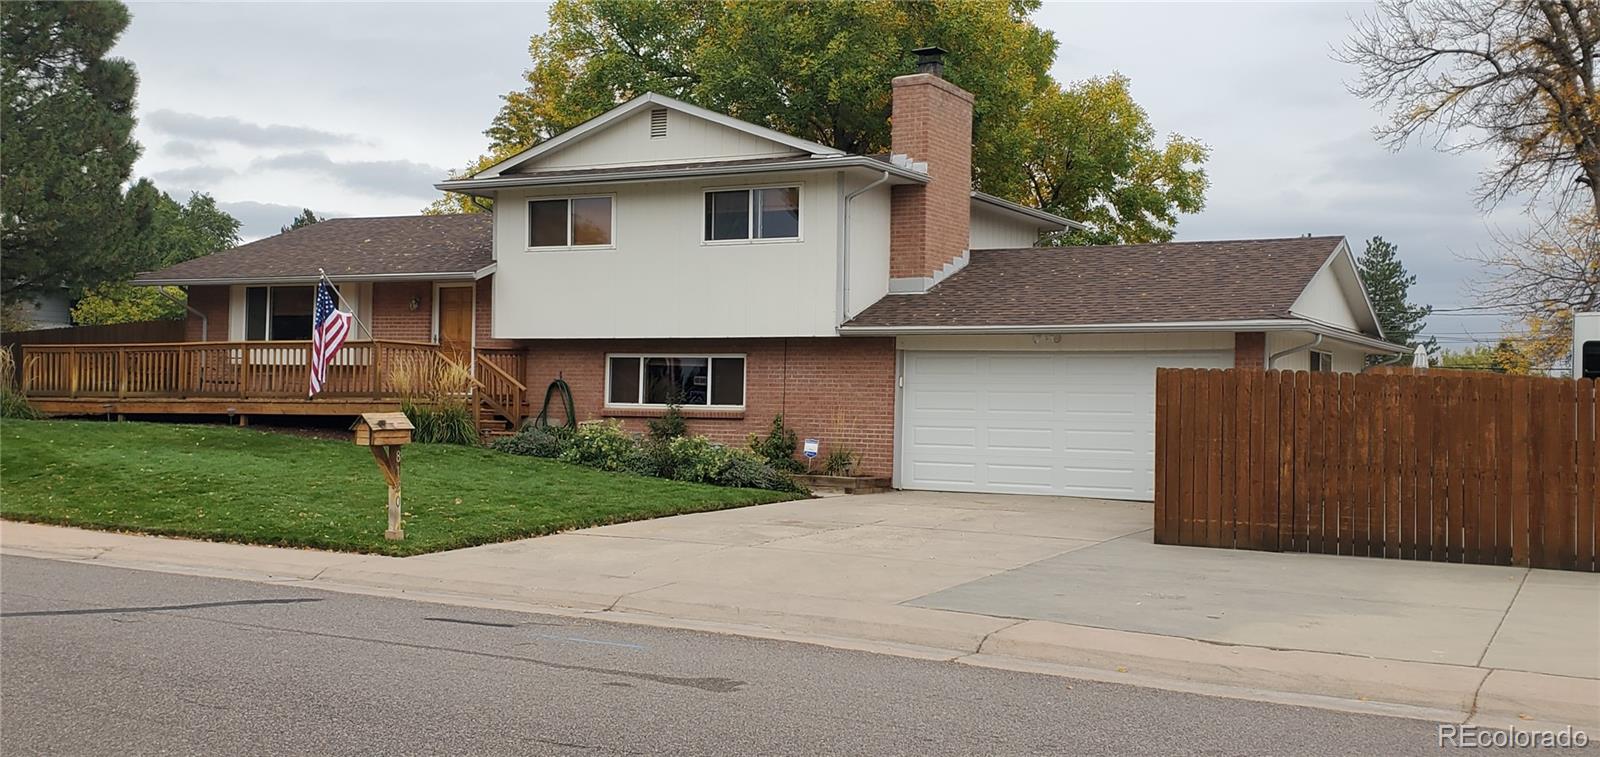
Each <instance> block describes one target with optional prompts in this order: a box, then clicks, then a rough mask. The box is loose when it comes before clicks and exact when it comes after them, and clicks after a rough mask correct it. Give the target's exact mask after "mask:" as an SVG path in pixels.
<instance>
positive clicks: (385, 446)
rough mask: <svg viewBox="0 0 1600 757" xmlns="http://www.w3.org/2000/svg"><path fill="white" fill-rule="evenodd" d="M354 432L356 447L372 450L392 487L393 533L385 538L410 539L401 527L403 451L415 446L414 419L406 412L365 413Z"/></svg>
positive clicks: (356, 424) (390, 526)
mask: <svg viewBox="0 0 1600 757" xmlns="http://www.w3.org/2000/svg"><path fill="white" fill-rule="evenodd" d="M350 430H352V431H354V432H356V444H358V445H360V446H362V447H369V448H371V449H372V456H373V458H375V459H377V461H378V468H379V469H380V470H382V471H383V480H384V481H386V482H388V484H389V530H387V531H384V532H383V538H385V539H388V540H390V541H399V540H401V539H404V538H406V532H405V531H404V530H403V529H401V528H400V448H401V447H402V446H404V445H407V444H410V443H411V430H412V426H411V421H410V419H408V418H406V414H405V413H362V414H361V417H360V418H357V419H356V422H355V425H353V426H351V427H350Z"/></svg>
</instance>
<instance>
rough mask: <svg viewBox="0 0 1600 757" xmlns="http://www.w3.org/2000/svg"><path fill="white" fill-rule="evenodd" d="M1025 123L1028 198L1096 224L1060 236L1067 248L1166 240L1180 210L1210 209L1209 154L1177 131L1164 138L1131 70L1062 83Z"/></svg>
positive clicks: (1040, 98) (1028, 114)
mask: <svg viewBox="0 0 1600 757" xmlns="http://www.w3.org/2000/svg"><path fill="white" fill-rule="evenodd" d="M1023 123H1024V126H1025V127H1026V128H1027V130H1028V132H1029V136H1030V139H1029V142H1028V145H1027V147H1026V149H1025V150H1024V151H1023V153H1022V155H1023V159H1022V166H1023V168H1024V171H1025V172H1026V175H1027V201H1028V204H1030V205H1033V206H1035V207H1039V208H1043V209H1045V210H1048V211H1050V212H1052V213H1055V214H1057V215H1061V216H1064V217H1067V218H1071V219H1073V220H1075V221H1079V222H1082V223H1083V224H1085V225H1087V226H1088V227H1089V229H1088V230H1087V231H1068V232H1066V233H1064V234H1061V235H1058V236H1057V237H1055V238H1053V239H1052V240H1051V241H1053V242H1055V243H1057V244H1115V243H1117V242H1122V243H1127V244H1138V243H1142V242H1166V241H1170V240H1171V239H1172V236H1173V229H1174V227H1175V226H1176V225H1177V222H1178V218H1177V214H1178V213H1180V212H1182V213H1196V212H1199V211H1200V210H1201V209H1202V208H1204V207H1205V192H1206V186H1207V184H1208V181H1207V179H1206V173H1205V170H1204V169H1202V168H1201V167H1200V166H1201V164H1203V163H1204V162H1205V160H1206V157H1207V155H1208V154H1209V150H1208V149H1207V148H1206V147H1205V146H1204V145H1202V144H1200V143H1199V142H1196V141H1194V140H1191V139H1187V138H1185V137H1182V136H1180V135H1176V134H1174V135H1172V136H1170V137H1168V138H1167V142H1166V144H1165V145H1159V144H1157V143H1156V134H1155V129H1154V127H1152V126H1151V125H1150V118H1149V116H1148V115H1147V114H1146V113H1145V110H1144V108H1141V107H1139V104H1138V103H1136V102H1134V100H1133V95H1132V93H1130V92H1129V91H1128V78H1127V77H1125V76H1122V75H1121V74H1113V75H1111V76H1110V77H1108V78H1104V79H1089V80H1087V81H1082V82H1078V83H1076V84H1074V85H1072V86H1071V87H1069V88H1065V89H1064V88H1062V87H1060V86H1057V85H1055V84H1052V85H1050V86H1049V87H1048V88H1046V90H1045V91H1044V92H1042V93H1040V95H1039V96H1038V97H1036V98H1035V99H1034V100H1033V102H1032V103H1029V105H1028V108H1027V112H1026V113H1025V115H1024V119H1023Z"/></svg>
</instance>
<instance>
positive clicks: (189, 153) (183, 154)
mask: <svg viewBox="0 0 1600 757" xmlns="http://www.w3.org/2000/svg"><path fill="white" fill-rule="evenodd" d="M161 152H162V153H164V154H166V155H169V156H172V157H174V158H188V159H191V160H193V159H197V158H203V157H206V156H207V155H210V154H212V153H214V152H216V149H214V148H213V147H211V146H210V145H203V144H200V143H199V142H189V141H185V140H182V139H174V140H171V141H169V142H167V143H166V144H164V145H162V146H161Z"/></svg>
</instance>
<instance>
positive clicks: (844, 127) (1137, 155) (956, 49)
mask: <svg viewBox="0 0 1600 757" xmlns="http://www.w3.org/2000/svg"><path fill="white" fill-rule="evenodd" d="M1038 7H1039V0H1010V1H1009V2H1007V1H1002V0H983V1H982V2H973V1H971V0H932V1H931V2H893V1H892V0H862V1H860V2H851V3H759V2H737V1H735V0H720V1H717V2H712V1H709V0H708V1H706V2H700V1H698V0H668V1H667V2H658V3H638V2H631V1H629V0H557V2H555V3H554V4H553V5H552V6H551V9H550V29H549V31H548V32H546V33H544V34H539V35H535V36H534V37H533V39H532V41H531V44H530V46H529V53H530V55H531V57H532V61H533V65H532V67H531V68H530V69H528V71H527V72H526V73H525V79H526V81H527V84H528V86H527V87H526V88H524V89H521V90H518V91H514V92H511V93H509V94H507V95H506V96H505V98H504V100H505V104H504V106H503V107H502V108H501V109H500V113H499V114H498V115H497V116H496V117H495V119H494V121H493V123H492V124H491V125H490V127H489V129H488V130H487V131H486V132H485V133H486V134H487V135H488V136H489V138H490V142H491V144H490V149H489V152H488V153H487V154H486V155H483V156H480V157H479V158H478V159H477V160H475V161H473V163H472V166H471V167H470V168H469V169H468V171H467V172H466V174H470V173H472V172H473V171H475V170H481V169H482V168H483V167H486V166H489V165H492V164H494V163H496V162H499V160H501V159H503V158H505V157H507V156H510V155H512V154H515V153H516V152H517V151H519V150H522V149H524V148H527V147H529V146H532V145H534V144H537V143H538V142H540V141H543V140H546V139H549V138H551V137H553V136H555V135H557V134H560V133H561V132H563V131H565V130H567V129H570V128H572V127H574V126H576V125H578V124H580V123H583V122H584V121H587V120H589V119H590V118H593V117H595V116H597V115H600V114H601V113H604V112H605V111H606V110H608V109H610V108H611V107H613V106H615V105H616V104H617V103H619V102H622V101H624V100H626V99H628V98H631V97H633V96H636V95H638V94H641V93H644V92H659V93H661V94H665V95H668V96H671V97H675V98H678V99H681V100H685V101H687V102H691V103H694V104H696V105H700V106H702V107H705V108H708V109H711V110H715V111H718V112H722V113H728V114H729V115H732V116H734V117H736V118H740V119H743V120H746V121H750V122H752V123H756V124H760V125H762V126H767V127H770V128H773V129H776V130H778V131H782V132H785V133H788V134H793V135H795V136H799V137H803V138H805V139H810V140H812V141H815V142H820V143H822V144H826V145H829V146H831V147H835V148H838V149H841V150H844V151H847V152H852V153H877V152H884V151H887V150H888V149H889V148H890V128H889V116H890V109H891V99H892V97H891V86H890V81H891V80H892V79H893V78H894V77H895V76H898V75H901V74H906V73H910V72H912V70H913V68H914V61H913V60H912V56H911V54H910V52H909V51H910V50H911V49H913V48H916V47H920V46H923V45H927V44H937V45H938V46H940V47H943V48H945V49H947V50H949V51H950V54H949V56H948V57H947V59H946V60H947V66H946V69H945V74H946V76H947V77H948V78H949V79H950V80H951V81H952V82H954V83H955V84H957V85H960V86H961V87H963V88H965V89H966V90H967V91H969V92H972V93H973V94H974V95H975V96H976V101H975V103H974V112H973V181H974V184H975V186H976V187H977V188H979V189H981V190H983V191H985V192H989V193H992V194H995V195H999V196H1001V197H1005V198H1007V199H1012V200H1016V201H1018V202H1024V203H1030V202H1031V203H1035V204H1036V203H1037V202H1038V197H1039V193H1037V192H1035V191H1034V186H1033V185H1034V184H1035V183H1043V184H1045V185H1046V186H1052V187H1053V186H1060V187H1061V189H1060V190H1059V191H1054V192H1050V194H1053V195H1054V196H1056V197H1059V198H1060V202H1059V204H1058V205H1056V206H1046V209H1050V210H1058V209H1059V210H1062V211H1071V212H1078V211H1080V210H1081V211H1083V212H1090V211H1091V210H1093V209H1101V210H1102V211H1103V212H1102V215H1105V216H1106V217H1107V218H1108V220H1107V221H1105V222H1101V223H1100V224H1099V225H1097V227H1096V231H1097V232H1099V231H1101V229H1100V227H1101V226H1105V227H1107V229H1106V230H1105V231H1104V232H1103V233H1100V234H1098V236H1096V237H1094V241H1145V240H1147V239H1152V238H1162V237H1161V236H1160V235H1161V234H1165V235H1166V237H1165V238H1170V236H1171V226H1172V223H1173V220H1172V219H1175V217H1176V214H1177V213H1178V212H1192V210H1194V209H1198V208H1199V207H1201V205H1203V199H1201V196H1202V195H1203V193H1204V190H1205V180H1204V174H1203V173H1202V172H1199V171H1198V168H1197V167H1198V164H1199V163H1200V162H1202V161H1203V160H1204V159H1205V150H1204V148H1203V147H1200V146H1199V145H1198V144H1197V143H1192V142H1190V141H1188V140H1184V139H1183V138H1181V137H1174V138H1173V139H1172V140H1171V141H1169V143H1168V144H1167V145H1166V146H1165V147H1159V146H1157V145H1156V144H1155V141H1154V136H1153V132H1152V131H1151V130H1150V129H1149V124H1148V119H1146V118H1145V117H1144V114H1143V111H1138V122H1137V123H1134V124H1131V125H1129V126H1128V127H1127V128H1121V129H1119V128H1108V129H1105V130H1104V132H1102V133H1098V134H1097V135H1096V138H1097V139H1099V140H1100V142H1097V143H1096V144H1094V145H1093V148H1094V149H1096V150H1098V151H1100V153H1101V155H1100V156H1097V158H1101V159H1103V160H1104V161H1105V162H1107V163H1110V162H1111V159H1112V158H1113V157H1117V156H1122V157H1126V158H1127V160H1125V161H1124V162H1123V163H1119V164H1117V165H1114V166H1110V167H1109V168H1107V169H1106V170H1102V171H1100V173H1099V174H1097V175H1096V177H1095V178H1094V179H1093V180H1090V179H1083V178H1080V177H1078V176H1077V175H1076V174H1075V173H1074V174H1070V175H1058V174H1057V173H1055V172H1057V171H1060V170H1070V171H1074V172H1075V171H1079V170H1082V169H1081V168H1080V167H1081V166H1084V165H1091V164H1086V163H1080V162H1074V161H1073V160H1069V159H1056V156H1052V155H1049V154H1047V153H1048V152H1049V151H1050V150H1052V149H1067V148H1073V149H1084V148H1083V147H1082V146H1080V145H1077V144H1075V143H1074V142H1073V135H1072V134H1061V133H1057V132H1053V131H1047V129H1048V128H1050V127H1054V126H1058V125H1063V124H1064V125H1066V126H1069V127H1078V126H1083V125H1085V124H1092V125H1094V126H1096V127H1099V126H1100V124H1098V122H1095V121H1094V120H1093V119H1094V118H1095V117H1096V116H1099V115H1102V114H1103V113H1104V112H1105V109H1107V108H1110V107H1111V106H1112V105H1113V104H1107V103H1100V102H1096V103H1093V105H1095V106H1096V107H1097V108H1099V110H1091V111H1087V112H1082V111H1073V110H1071V109H1070V108H1067V107H1066V106H1065V105H1063V104H1061V103H1060V101H1062V100H1063V99H1065V97H1066V94H1065V93H1064V92H1063V91H1062V90H1061V88H1060V87H1059V86H1058V85H1056V84H1055V83H1054V82H1053V81H1052V80H1051V78H1050V75H1049V73H1048V71H1049V68H1050V65H1051V63H1052V62H1053V61H1054V58H1055V50H1056V40H1055V37H1054V35H1053V34H1052V33H1051V32H1049V31H1046V30H1042V29H1040V28H1039V27H1037V26H1035V25H1034V24H1033V22H1032V20H1031V18H1030V16H1031V14H1032V13H1033V12H1034V11H1035V10H1036V9H1037V8H1038ZM1108 82H1109V83H1108ZM1091 85H1096V86H1097V87H1098V88H1097V89H1095V91H1094V93H1098V92H1099V91H1100V90H1103V89H1106V88H1108V87H1109V88H1110V89H1120V91H1121V94H1122V95H1123V97H1124V100H1125V102H1123V103H1114V105H1121V106H1124V107H1131V108H1132V110H1135V111H1137V106H1136V105H1133V104H1132V101H1131V98H1127V96H1126V94H1127V93H1126V89H1127V82H1126V79H1123V78H1121V77H1114V78H1113V79H1111V80H1106V81H1104V82H1102V81H1096V82H1092V83H1086V84H1085V85H1080V87H1075V88H1073V90H1071V91H1072V92H1073V93H1077V92H1078V91H1079V89H1080V88H1082V87H1090V86H1091ZM1083 97H1085V98H1087V97H1088V95H1083ZM1041 99H1043V100H1045V102H1044V104H1043V105H1039V103H1040V101H1041ZM1030 118H1031V120H1030ZM1074 118H1075V119H1077V120H1069V119H1074ZM1141 129H1142V130H1143V131H1141ZM1147 132H1148V134H1147ZM1141 135H1142V136H1141ZM1116 139H1142V140H1143V141H1142V142H1135V143H1132V144H1128V145H1122V144H1102V143H1103V142H1110V141H1111V140H1116ZM1041 140H1044V143H1043V144H1041ZM1024 155H1031V156H1036V157H1035V160H1034V163H1035V164H1034V165H1033V166H1031V167H1030V166H1029V165H1027V164H1026V162H1025V161H1023V160H1019V156H1024ZM479 209H481V208H480V207H479V204H477V203H473V202H471V201H470V200H467V199H464V198H461V197H446V198H445V199H443V200H441V201H439V202H436V203H434V205H432V206H430V207H429V209H428V210H427V211H426V212H434V213H438V212H459V211H466V212H473V211H476V210H479Z"/></svg>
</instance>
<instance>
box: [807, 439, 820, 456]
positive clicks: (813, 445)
mask: <svg viewBox="0 0 1600 757" xmlns="http://www.w3.org/2000/svg"><path fill="white" fill-rule="evenodd" d="M821 447H822V442H820V441H818V440H816V439H807V440H806V448H805V455H806V457H816V456H817V450H818V449H820V448H821Z"/></svg>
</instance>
